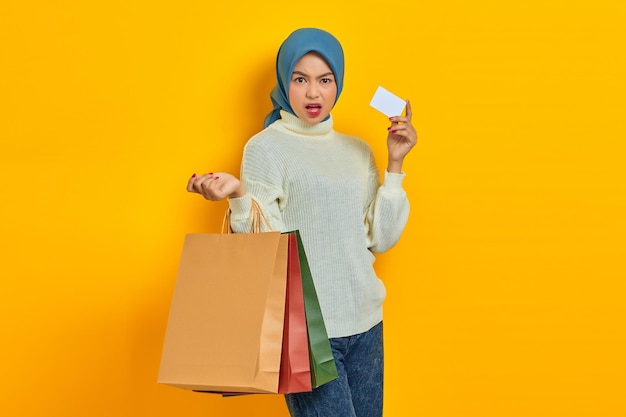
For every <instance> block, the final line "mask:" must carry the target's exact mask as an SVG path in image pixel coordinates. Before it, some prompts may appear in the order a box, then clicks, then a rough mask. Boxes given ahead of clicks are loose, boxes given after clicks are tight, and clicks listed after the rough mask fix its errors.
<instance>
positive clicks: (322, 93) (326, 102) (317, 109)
mask: <svg viewBox="0 0 626 417" xmlns="http://www.w3.org/2000/svg"><path fill="white" fill-rule="evenodd" d="M336 98H337V83H336V82H335V75H334V74H333V72H332V70H331V69H330V67H329V66H328V64H327V63H326V61H325V60H324V58H322V57H321V56H320V55H319V54H317V53H314V52H309V53H308V54H306V55H304V56H303V57H302V58H301V59H300V61H298V63H297V64H296V66H295V67H294V69H293V73H292V74H291V80H290V82H289V104H290V105H291V108H292V109H293V111H294V113H295V114H296V116H298V117H299V118H300V119H301V120H304V121H305V122H307V123H310V124H315V123H319V122H321V121H322V120H324V119H325V118H326V116H328V114H329V113H330V111H331V110H332V108H333V106H334V105H335V99H336Z"/></svg>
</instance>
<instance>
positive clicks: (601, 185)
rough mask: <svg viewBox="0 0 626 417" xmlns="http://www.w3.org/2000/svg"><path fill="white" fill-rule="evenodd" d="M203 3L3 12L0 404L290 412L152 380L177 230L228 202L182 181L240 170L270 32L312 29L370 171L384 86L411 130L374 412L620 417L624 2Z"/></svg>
mask: <svg viewBox="0 0 626 417" xmlns="http://www.w3.org/2000/svg"><path fill="white" fill-rule="evenodd" d="M212 3H214V2H205V1H189V0H182V1H176V2H166V1H146V0H136V1H121V0H108V1H103V0H94V1H69V0H67V1H62V0H59V1H55V2H50V1H42V0H24V1H18V0H4V1H3V2H2V3H1V4H0V48H1V49H0V139H1V148H0V152H1V153H0V193H1V195H2V205H1V208H0V224H1V230H0V236H1V239H2V240H1V242H2V243H1V244H2V248H1V252H0V274H1V277H2V281H1V282H2V291H1V292H0V294H1V295H0V314H1V319H0V320H1V328H0V333H1V336H0V337H1V342H0V358H1V362H2V366H1V369H2V371H1V372H0V379H1V381H2V382H0V414H2V415H3V416H51V415H54V416H65V417H70V416H80V417H84V416H90V417H98V416H116V417H123V416H180V415H185V416H251V415H255V416H286V415H287V412H286V410H285V407H284V404H283V400H282V398H281V397H280V396H248V397H242V398H230V399H222V398H220V397H215V396H210V395H202V394H195V393H191V392H187V391H184V390H180V389H177V388H173V387H167V386H162V385H158V384H157V383H156V379H157V373H158V366H159V360H160V349H161V343H162V340H163V335H164V331H165V325H166V320H167V313H168V308H169V301H170V297H171V293H172V289H173V283H174V278H175V273H176V268H177V262H178V257H179V254H180V248H181V245H182V239H183V236H184V234H185V233H187V232H216V231H218V230H219V225H220V221H221V216H222V214H223V212H224V209H225V207H226V206H225V202H220V203H213V204H212V203H209V202H206V201H204V200H202V199H201V198H200V197H198V196H194V195H191V194H188V193H186V192H185V183H186V181H187V178H188V177H189V176H190V175H191V174H192V173H194V172H198V173H201V172H207V171H209V170H227V171H233V172H237V171H238V169H239V161H240V157H241V149H242V146H243V144H244V143H245V141H246V140H247V138H248V137H249V136H251V135H252V134H254V133H255V132H256V131H258V130H259V129H260V128H261V122H262V118H263V116H264V115H265V114H266V112H267V111H268V110H269V99H268V94H269V90H270V88H271V87H272V85H273V77H274V73H273V71H274V57H275V53H276V50H277V48H278V46H279V44H280V42H281V41H282V40H283V39H284V37H286V36H287V35H288V34H289V33H290V32H291V31H292V30H294V29H296V28H298V27H302V26H318V27H322V28H324V29H327V30H329V31H331V32H333V33H334V34H335V35H336V36H337V37H338V38H339V39H340V40H341V41H342V43H343V45H344V48H345V51H346V61H347V65H346V76H347V79H346V83H345V88H344V92H343V94H342V97H341V99H340V100H339V103H338V105H337V107H336V109H335V111H334V112H333V114H334V117H335V120H336V127H337V129H338V130H341V131H346V132H350V133H354V134H356V135H359V136H361V137H363V138H364V139H365V140H367V141H368V142H369V143H370V144H371V145H372V146H373V148H374V150H375V152H376V155H377V158H378V161H379V164H380V165H381V167H384V165H383V164H384V163H385V158H386V154H385V146H384V139H385V134H386V127H387V121H386V119H385V117H384V116H382V115H381V114H379V113H377V112H376V111H375V110H373V109H372V108H370V107H369V105H368V103H369V99H370V98H371V95H372V94H373V92H374V90H375V88H376V87H377V86H378V85H383V86H385V87H387V88H388V89H390V90H391V91H393V92H395V93H396V94H398V95H400V96H402V97H404V98H409V99H411V101H412V103H413V109H414V113H415V118H414V122H415V125H416V127H417V129H418V131H419V134H420V142H419V144H418V146H417V148H416V149H415V150H414V152H413V153H412V154H411V155H410V156H409V158H408V160H407V161H406V164H405V170H406V172H407V173H408V175H407V178H406V182H405V186H406V190H407V192H408V193H409V196H410V199H411V202H412V213H411V218H410V221H409V224H408V226H407V228H406V231H405V234H404V235H403V237H402V239H401V241H400V243H399V244H398V246H397V247H395V248H394V249H393V250H392V251H390V252H388V253H387V254H384V255H382V256H379V258H378V262H377V264H376V266H377V269H378V271H379V273H380V275H381V277H383V278H384V280H385V282H386V284H387V288H388V293H389V296H388V299H387V301H386V304H385V309H386V310H385V322H386V324H385V326H386V328H385V343H386V350H387V361H386V371H387V372H386V381H385V382H386V385H385V391H386V397H385V415H386V416H409V415H410V416H413V415H415V416H428V417H472V416H476V417H503V416H505V417H516V416H524V417H526V416H528V417H530V416H532V417H543V416H545V417H578V416H589V417H613V416H616V417H617V416H624V415H626V404H625V403H626V400H624V394H625V392H626V382H625V381H626V380H625V376H624V375H625V374H626V359H625V355H624V353H625V351H626V332H625V330H626V329H625V327H626V326H625V321H624V319H625V318H626V307H625V304H626V303H625V301H626V297H625V289H626V288H625V284H624V278H625V277H626V268H625V265H624V258H625V256H624V255H625V253H626V242H625V236H626V221H625V217H626V216H625V209H626V186H625V180H626V172H625V169H624V156H625V150H626V146H625V145H624V140H625V139H626V126H625V119H626V118H625V116H624V115H625V114H626V100H625V98H624V97H625V94H626V88H625V87H626V86H625V79H626V77H625V75H626V59H625V54H624V50H626V42H625V41H626V31H625V30H624V22H625V21H626V6H625V3H624V2H623V1H621V0H613V1H611V0H597V1H576V0H571V1H545V0H541V1H540V0H529V1H525V2H498V1H487V0H477V1H471V2H470V1H460V0H443V1H437V2H425V1H418V2H402V3H386V2H381V1H362V2H360V3H358V4H351V3H345V4H336V3H334V2H331V3H324V2H321V3H320V2H317V3H316V2H313V3H311V2H308V3H298V2H288V1H280V2H274V3H272V2H269V3H268V2H259V1H250V0H243V1H236V2H218V4H217V5H215V4H212ZM329 210H332V208H329Z"/></svg>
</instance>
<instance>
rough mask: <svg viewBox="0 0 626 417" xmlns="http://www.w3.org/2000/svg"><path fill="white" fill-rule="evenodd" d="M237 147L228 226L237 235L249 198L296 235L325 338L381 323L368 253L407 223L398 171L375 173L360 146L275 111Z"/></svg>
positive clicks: (381, 290) (379, 295)
mask: <svg viewBox="0 0 626 417" xmlns="http://www.w3.org/2000/svg"><path fill="white" fill-rule="evenodd" d="M281 117H282V118H281V119H279V120H277V121H276V122H274V123H272V124H271V125H270V126H268V127H267V128H266V129H264V130H263V131H261V132H259V133H258V134H256V135H255V136H253V137H252V138H251V139H250V140H249V141H248V143H247V144H246V146H245V149H244V155H243V161H242V165H241V180H242V182H243V183H244V185H245V188H246V190H247V192H248V194H247V195H246V196H244V197H240V198H232V199H230V209H231V211H232V214H231V226H232V228H233V230H234V231H235V232H245V231H246V230H247V228H248V219H249V215H250V209H251V200H250V199H251V198H254V199H255V200H257V201H258V203H259V204H260V206H261V208H262V210H263V212H264V213H265V215H266V217H268V219H269V220H270V223H271V226H272V228H273V229H274V230H279V231H282V232H288V231H293V230H299V231H300V234H301V236H302V241H303V244H304V248H305V251H306V255H307V259H308V261H309V264H310V268H311V273H312V275H313V281H314V283H315V288H316V291H317V295H318V298H319V301H320V306H321V309H322V314H323V316H324V322H325V324H326V330H327V332H328V336H329V337H331V338H333V337H344V336H350V335H354V334H358V333H362V332H365V331H367V330H369V329H370V328H372V327H373V326H375V325H376V324H378V323H379V322H380V321H381V320H382V303H383V300H384V299H385V294H386V292H385V286H384V284H383V283H382V281H381V280H380V279H379V278H378V277H377V276H376V272H375V271H374V267H373V263H374V260H375V258H374V255H373V254H372V252H379V253H380V252H384V251H386V250H387V249H389V248H391V247H392V246H393V245H395V244H396V242H397V241H398V239H399V238H400V235H401V233H402V231H403V230H404V227H405V225H406V222H407V218H408V214H409V203H408V200H407V197H406V193H405V191H404V190H403V188H402V181H403V179H404V174H392V173H388V172H385V177H384V182H383V183H382V185H381V184H380V178H379V172H378V170H377V167H376V163H375V161H374V157H373V154H372V151H371V149H370V147H369V145H368V144H367V143H365V142H364V141H362V140H360V139H359V138H356V137H351V136H347V135H344V134H341V133H338V132H336V131H334V130H333V121H332V117H331V118H329V119H328V120H326V121H324V122H322V123H318V124H316V125H309V124H307V123H304V122H302V121H301V120H300V119H298V118H297V117H296V116H294V115H292V114H290V113H287V112H284V111H282V112H281Z"/></svg>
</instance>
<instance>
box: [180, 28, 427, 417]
mask: <svg viewBox="0 0 626 417" xmlns="http://www.w3.org/2000/svg"><path fill="white" fill-rule="evenodd" d="M276 73H277V74H276V75H277V84H276V86H275V87H274V89H273V90H272V92H271V94H270V97H271V100H272V103H273V105H274V109H273V111H272V112H270V114H269V115H268V116H267V117H266V119H265V129H264V130H262V131H261V132H259V133H258V134H256V135H255V136H253V137H252V138H251V139H250V140H249V141H248V143H247V144H246V146H245V149H244V154H243V160H242V166H241V180H239V179H238V178H236V177H235V176H233V175H231V174H228V173H223V172H219V173H217V172H216V173H208V174H204V175H200V176H198V175H196V174H194V175H193V176H192V177H191V178H190V180H189V182H188V185H187V190H188V191H190V192H194V193H199V194H201V195H202V196H203V197H204V198H206V199H208V200H222V199H224V198H228V200H229V207H230V210H231V226H232V228H233V230H234V231H235V232H245V231H247V230H248V219H249V214H250V209H251V199H252V198H254V199H255V200H256V201H257V202H258V203H259V204H260V206H261V208H262V210H263V212H264V213H265V215H266V217H267V218H268V219H269V221H270V224H271V227H272V229H274V230H280V231H291V230H296V229H297V230H299V231H300V234H301V236H302V240H303V243H304V247H305V250H306V253H307V257H308V259H309V263H310V268H311V272H312V275H313V279H314V282H315V286H316V290H317V295H318V298H319V300H320V306H321V308H322V313H323V315H324V322H325V325H326V330H327V332H328V336H329V338H330V342H331V347H332V350H333V355H334V357H335V362H336V365H337V370H338V373H339V378H338V379H336V380H333V381H331V382H329V383H326V384H324V385H322V386H321V387H319V388H316V389H314V390H313V391H312V392H306V393H298V394H288V395H286V401H287V406H288V408H289V411H290V413H291V415H292V416H294V417H300V416H303V417H304V416H325V417H326V416H329V417H331V416H332V417H348V416H358V417H364V416H381V415H382V394H383V341H382V303H383V300H384V298H385V287H384V284H383V283H382V281H381V280H380V279H379V278H378V277H377V276H376V273H375V271H374V268H373V262H374V255H373V253H380V252H384V251H386V250H388V249H389V248H391V247H392V246H393V245H395V243H396V242H397V241H398V239H399V238H400V235H401V233H402V231H403V229H404V227H405V225H406V221H407V218H408V213H409V203H408V200H407V197H406V193H405V191H404V190H403V188H402V181H403V179H404V175H405V174H404V173H403V172H402V163H403V161H404V158H405V157H406V155H407V154H408V153H409V151H410V150H411V149H412V148H413V147H414V146H415V144H416V142H417V134H416V132H415V129H414V128H413V125H412V124H411V106H410V103H409V102H407V105H406V116H396V117H391V118H390V122H391V125H390V126H389V128H388V132H387V147H388V160H387V169H386V170H385V173H384V179H383V181H382V183H381V181H380V175H379V172H378V169H377V166H376V163H375V161H374V157H373V154H372V151H371V149H370V147H369V146H368V145H367V144H366V143H365V142H364V141H362V140H361V139H359V138H356V137H352V136H348V135H345V134H342V133H339V132H336V131H335V130H334V129H333V119H332V116H331V115H330V112H331V110H332V108H333V107H334V105H335V103H336V102H337V99H338V98H339V95H340V94H341V90H342V86H343V75H344V58H343V50H342V47H341V45H340V43H339V42H338V41H337V39H336V38H335V37H334V36H332V35H331V34H330V33H328V32H326V31H323V30H320V29H313V28H305V29H299V30H296V31H295V32H293V33H292V34H291V35H289V37H288V38H287V39H286V40H285V41H284V42H283V44H282V45H281V47H280V49H279V51H278V55H277V59H276Z"/></svg>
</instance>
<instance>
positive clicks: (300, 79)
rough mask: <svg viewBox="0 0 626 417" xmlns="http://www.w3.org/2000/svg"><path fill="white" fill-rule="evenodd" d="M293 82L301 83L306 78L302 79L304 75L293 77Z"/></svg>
mask: <svg viewBox="0 0 626 417" xmlns="http://www.w3.org/2000/svg"><path fill="white" fill-rule="evenodd" d="M293 82H294V83H296V84H302V83H305V82H306V80H305V79H304V77H295V78H294V79H293Z"/></svg>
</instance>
